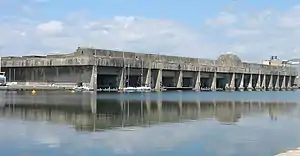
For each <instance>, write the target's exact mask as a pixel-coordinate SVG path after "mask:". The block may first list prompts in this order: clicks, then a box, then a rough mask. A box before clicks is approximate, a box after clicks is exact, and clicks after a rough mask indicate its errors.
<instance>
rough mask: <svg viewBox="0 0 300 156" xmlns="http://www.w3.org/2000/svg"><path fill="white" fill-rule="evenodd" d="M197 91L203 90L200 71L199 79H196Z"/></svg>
mask: <svg viewBox="0 0 300 156" xmlns="http://www.w3.org/2000/svg"><path fill="white" fill-rule="evenodd" d="M194 89H195V90H196V91H200V90H201V72H200V71H198V72H197V78H196V82H195V88H194Z"/></svg>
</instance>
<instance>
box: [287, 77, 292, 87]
mask: <svg viewBox="0 0 300 156" xmlns="http://www.w3.org/2000/svg"><path fill="white" fill-rule="evenodd" d="M287 89H288V90H291V89H292V76H289V78H288V84H287Z"/></svg>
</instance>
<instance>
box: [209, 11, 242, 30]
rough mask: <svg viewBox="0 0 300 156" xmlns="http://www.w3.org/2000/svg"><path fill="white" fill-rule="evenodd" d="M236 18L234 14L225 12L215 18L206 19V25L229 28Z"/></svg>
mask: <svg viewBox="0 0 300 156" xmlns="http://www.w3.org/2000/svg"><path fill="white" fill-rule="evenodd" d="M237 20H238V19H237V17H236V16H235V15H234V14H229V13H226V12H222V13H220V14H219V15H218V16H217V17H216V18H212V19H208V20H207V21H206V24H208V25H210V26H217V27H222V26H230V25H232V24H234V23H236V22H237Z"/></svg>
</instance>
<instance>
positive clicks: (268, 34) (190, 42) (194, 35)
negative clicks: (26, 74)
mask: <svg viewBox="0 0 300 156" xmlns="http://www.w3.org/2000/svg"><path fill="white" fill-rule="evenodd" d="M299 13H300V7H299V6H295V7H292V8H290V9H289V10H287V11H285V12H279V11H276V10H264V11H262V12H256V13H245V12H243V13H226V12H221V13H220V14H218V15H217V16H216V17H211V18H207V19H206V20H205V21H204V23H203V25H201V26H199V29H191V28H188V27H187V26H185V25H182V24H180V23H178V22H175V21H168V20H159V19H149V18H143V17H132V16H129V17H123V16H118V17H113V18H108V19H98V20H88V19H89V18H88V16H86V15H85V14H84V13H77V14H71V15H69V16H67V17H66V18H65V19H61V20H60V21H58V20H55V19H53V20H50V21H44V22H41V21H30V20H27V19H22V18H18V17H5V18H4V17H3V18H1V17H0V22H1V23H0V33H1V34H2V35H1V36H0V45H2V46H3V47H4V48H3V50H2V51H1V54H4V55H25V54H28V53H36V54H45V53H48V52H53V51H55V52H73V51H74V50H75V49H76V47H77V46H78V45H80V46H88V45H92V46H93V47H98V48H109V49H122V50H125V51H138V52H152V53H160V54H169V55H181V56H190V57H204V58H217V56H218V55H220V54H221V53H224V52H226V51H232V52H233V53H236V54H238V55H239V56H240V57H241V59H242V60H248V61H256V62H259V61H261V60H262V59H266V58H268V57H269V56H271V55H278V56H279V57H280V58H282V59H289V58H291V57H300V54H299V53H297V52H295V49H299V48H300V45H299V37H300V29H298V28H299V26H300V22H299V21H300V19H299V17H298V16H297V15H298V14H299ZM74 17H76V18H75V19H74ZM289 54H293V56H290V55H289Z"/></svg>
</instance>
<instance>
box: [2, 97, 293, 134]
mask: <svg viewBox="0 0 300 156" xmlns="http://www.w3.org/2000/svg"><path fill="white" fill-rule="evenodd" d="M37 102H38V101H37ZM296 105H297V104H296V103H293V102H286V103H276V102H249V101H245V102H234V101H216V102H213V101H195V102H183V101H179V102H172V101H159V100H158V101H133V100H131V101H118V100H98V101H97V115H96V114H93V113H91V108H90V106H89V105H88V104H84V105H82V104H73V105H57V104H53V105H50V104H47V105H43V104H37V103H27V104H25V103H23V104H16V105H14V107H13V109H14V111H11V108H12V107H11V106H10V105H8V104H6V105H5V107H3V108H2V110H1V113H0V115H1V117H6V118H21V119H25V120H33V121H48V122H54V123H60V124H67V125H74V127H75V128H76V129H77V130H88V131H93V130H106V129H112V128H117V127H126V126H149V125H155V124H162V123H164V124H167V123H178V122H184V121H190V120H198V121H201V120H203V119H207V118H211V119H216V120H217V121H219V122H221V123H225V124H231V123H235V122H238V121H239V119H240V118H241V117H242V116H243V117H244V116H248V115H251V114H255V113H264V114H270V113H269V112H270V111H272V115H273V116H274V115H280V114H286V113H289V112H291V111H292V110H293V109H295V107H296Z"/></svg>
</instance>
